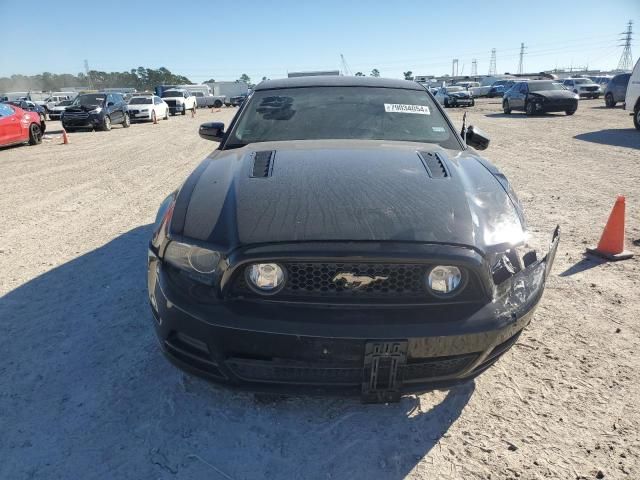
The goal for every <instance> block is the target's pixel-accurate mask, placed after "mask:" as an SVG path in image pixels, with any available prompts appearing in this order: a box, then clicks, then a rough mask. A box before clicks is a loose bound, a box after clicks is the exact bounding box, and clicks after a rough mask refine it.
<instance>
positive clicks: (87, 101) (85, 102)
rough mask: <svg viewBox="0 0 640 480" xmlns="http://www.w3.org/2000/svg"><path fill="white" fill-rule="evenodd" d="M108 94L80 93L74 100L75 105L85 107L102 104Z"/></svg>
mask: <svg viewBox="0 0 640 480" xmlns="http://www.w3.org/2000/svg"><path fill="white" fill-rule="evenodd" d="M105 98H107V97H106V95H105V94H93V93H92V94H88V95H80V96H79V97H78V98H76V99H75V100H74V102H73V105H81V106H83V107H86V106H91V105H102V104H103V103H104V100H105Z"/></svg>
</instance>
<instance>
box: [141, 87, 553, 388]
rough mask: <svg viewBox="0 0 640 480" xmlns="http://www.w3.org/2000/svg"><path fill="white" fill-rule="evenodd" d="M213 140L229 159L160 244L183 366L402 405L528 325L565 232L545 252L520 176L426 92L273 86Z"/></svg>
mask: <svg viewBox="0 0 640 480" xmlns="http://www.w3.org/2000/svg"><path fill="white" fill-rule="evenodd" d="M200 135H201V136H202V137H203V138H208V139H212V140H216V141H219V142H220V147H219V148H218V149H217V150H216V151H214V153H212V154H211V155H210V156H209V157H208V158H206V159H205V160H204V161H203V162H202V163H201V164H200V165H199V166H198V167H197V168H196V170H195V171H194V172H193V173H192V174H191V175H190V176H189V177H188V178H187V179H186V181H185V182H184V183H183V184H182V186H181V187H180V188H179V189H178V190H177V191H176V192H174V193H173V194H171V195H170V196H169V197H168V198H167V199H166V200H165V202H164V203H163V204H162V206H161V208H160V210H159V212H158V217H157V222H156V227H155V230H154V234H153V237H152V239H151V243H150V248H149V265H148V266H149V268H148V287H149V300H150V303H151V308H152V311H153V315H154V317H155V329H156V332H157V335H158V338H159V341H160V345H161V347H162V349H163V351H164V352H165V353H166V355H167V356H168V357H169V359H171V360H172V361H173V362H175V363H176V364H177V365H179V366H181V367H183V368H186V369H188V370H190V371H193V372H195V373H198V374H200V375H204V376H206V377H208V378H210V379H212V380H215V381H220V382H226V383H229V384H232V385H246V386H250V387H252V388H254V389H256V388H257V389H260V390H264V389H271V388H278V389H281V388H283V387H288V389H289V390H290V389H294V390H296V391H300V390H311V391H315V390H319V389H321V390H327V389H329V390H333V389H335V390H336V391H337V390H345V391H358V392H360V393H361V394H362V395H363V398H364V399H365V400H366V401H390V400H395V399H397V398H399V396H400V394H401V393H402V392H409V391H422V390H427V389H430V388H435V387H438V388H442V387H446V386H449V385H452V384H455V383H456V382H460V381H465V380H467V379H470V378H473V377H474V376H476V375H478V374H479V373H480V372H482V371H484V370H486V369H487V368H488V367H489V366H491V365H492V364H493V363H494V362H495V361H496V360H497V359H498V358H499V357H500V356H501V355H502V354H503V353H505V352H506V351H507V350H508V349H509V348H510V347H511V346H512V345H513V344H514V343H515V341H516V339H517V338H518V336H519V335H520V333H521V331H522V329H523V328H524V327H525V326H526V325H527V324H528V323H529V321H530V320H531V316H532V314H533V311H534V309H535V307H536V305H537V303H538V301H539V300H540V298H541V295H542V292H543V289H544V283H545V279H546V277H547V275H548V272H549V270H550V268H551V264H552V262H553V258H554V255H555V250H556V248H557V242H558V231H557V229H556V232H554V235H553V238H552V242H551V245H550V247H549V246H547V248H548V250H547V249H546V248H545V249H544V251H542V253H540V251H536V250H534V249H532V248H531V247H530V245H529V240H528V239H527V238H528V237H527V230H526V228H525V222H524V218H523V214H522V209H521V207H520V204H519V203H518V200H517V198H516V196H515V194H514V193H513V191H512V189H511V187H510V185H509V183H508V181H507V180H506V179H505V177H504V176H503V175H502V174H501V173H500V171H498V170H497V169H496V168H495V167H494V166H493V165H491V164H490V163H489V162H487V160H485V159H483V158H482V157H480V156H479V155H478V154H477V153H476V151H475V150H473V149H471V148H469V147H467V146H466V145H465V143H464V140H463V137H461V136H460V135H458V134H457V133H456V132H455V131H454V129H453V126H452V124H451V122H450V121H449V119H448V117H447V116H446V115H445V113H444V111H443V110H442V109H441V107H440V106H439V105H438V104H437V102H435V101H434V99H433V96H432V95H431V94H430V93H429V92H428V91H427V90H425V89H424V87H422V86H421V85H419V84H417V83H414V82H409V81H401V80H385V79H379V78H371V77H367V78H359V77H307V78H294V79H287V80H273V81H266V82H263V83H261V84H260V85H259V86H257V87H256V89H255V91H254V92H253V93H252V95H251V96H250V97H249V98H248V99H247V101H246V102H245V103H244V104H243V106H242V107H241V109H240V110H239V111H238V113H237V114H236V117H235V118H234V119H233V121H232V122H231V125H230V126H229V128H228V129H227V130H226V131H225V129H224V125H223V124H221V123H207V124H203V125H202V126H201V127H200ZM463 136H464V138H465V139H466V143H467V144H469V145H472V146H475V147H476V148H478V149H482V148H485V147H486V146H487V143H488V139H487V138H486V137H485V136H484V135H483V134H482V133H481V132H480V131H479V130H478V129H474V128H473V127H468V128H466V129H463Z"/></svg>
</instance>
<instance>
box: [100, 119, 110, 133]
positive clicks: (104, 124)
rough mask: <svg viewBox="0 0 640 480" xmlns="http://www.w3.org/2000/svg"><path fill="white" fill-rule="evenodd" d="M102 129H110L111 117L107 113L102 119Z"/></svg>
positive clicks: (106, 130)
mask: <svg viewBox="0 0 640 480" xmlns="http://www.w3.org/2000/svg"><path fill="white" fill-rule="evenodd" d="M102 130H103V131H105V132H108V131H109V130H111V118H109V115H105V116H104V119H103V120H102Z"/></svg>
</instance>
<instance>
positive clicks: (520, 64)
mask: <svg viewBox="0 0 640 480" xmlns="http://www.w3.org/2000/svg"><path fill="white" fill-rule="evenodd" d="M524 49H525V46H524V43H521V44H520V63H519V64H518V75H522V74H523V73H524Z"/></svg>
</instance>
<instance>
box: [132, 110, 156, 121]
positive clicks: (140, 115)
mask: <svg viewBox="0 0 640 480" xmlns="http://www.w3.org/2000/svg"><path fill="white" fill-rule="evenodd" d="M152 112H153V110H149V111H148V112H140V111H136V110H129V118H130V119H131V120H132V121H135V120H151V119H152V117H151V114H152Z"/></svg>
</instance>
